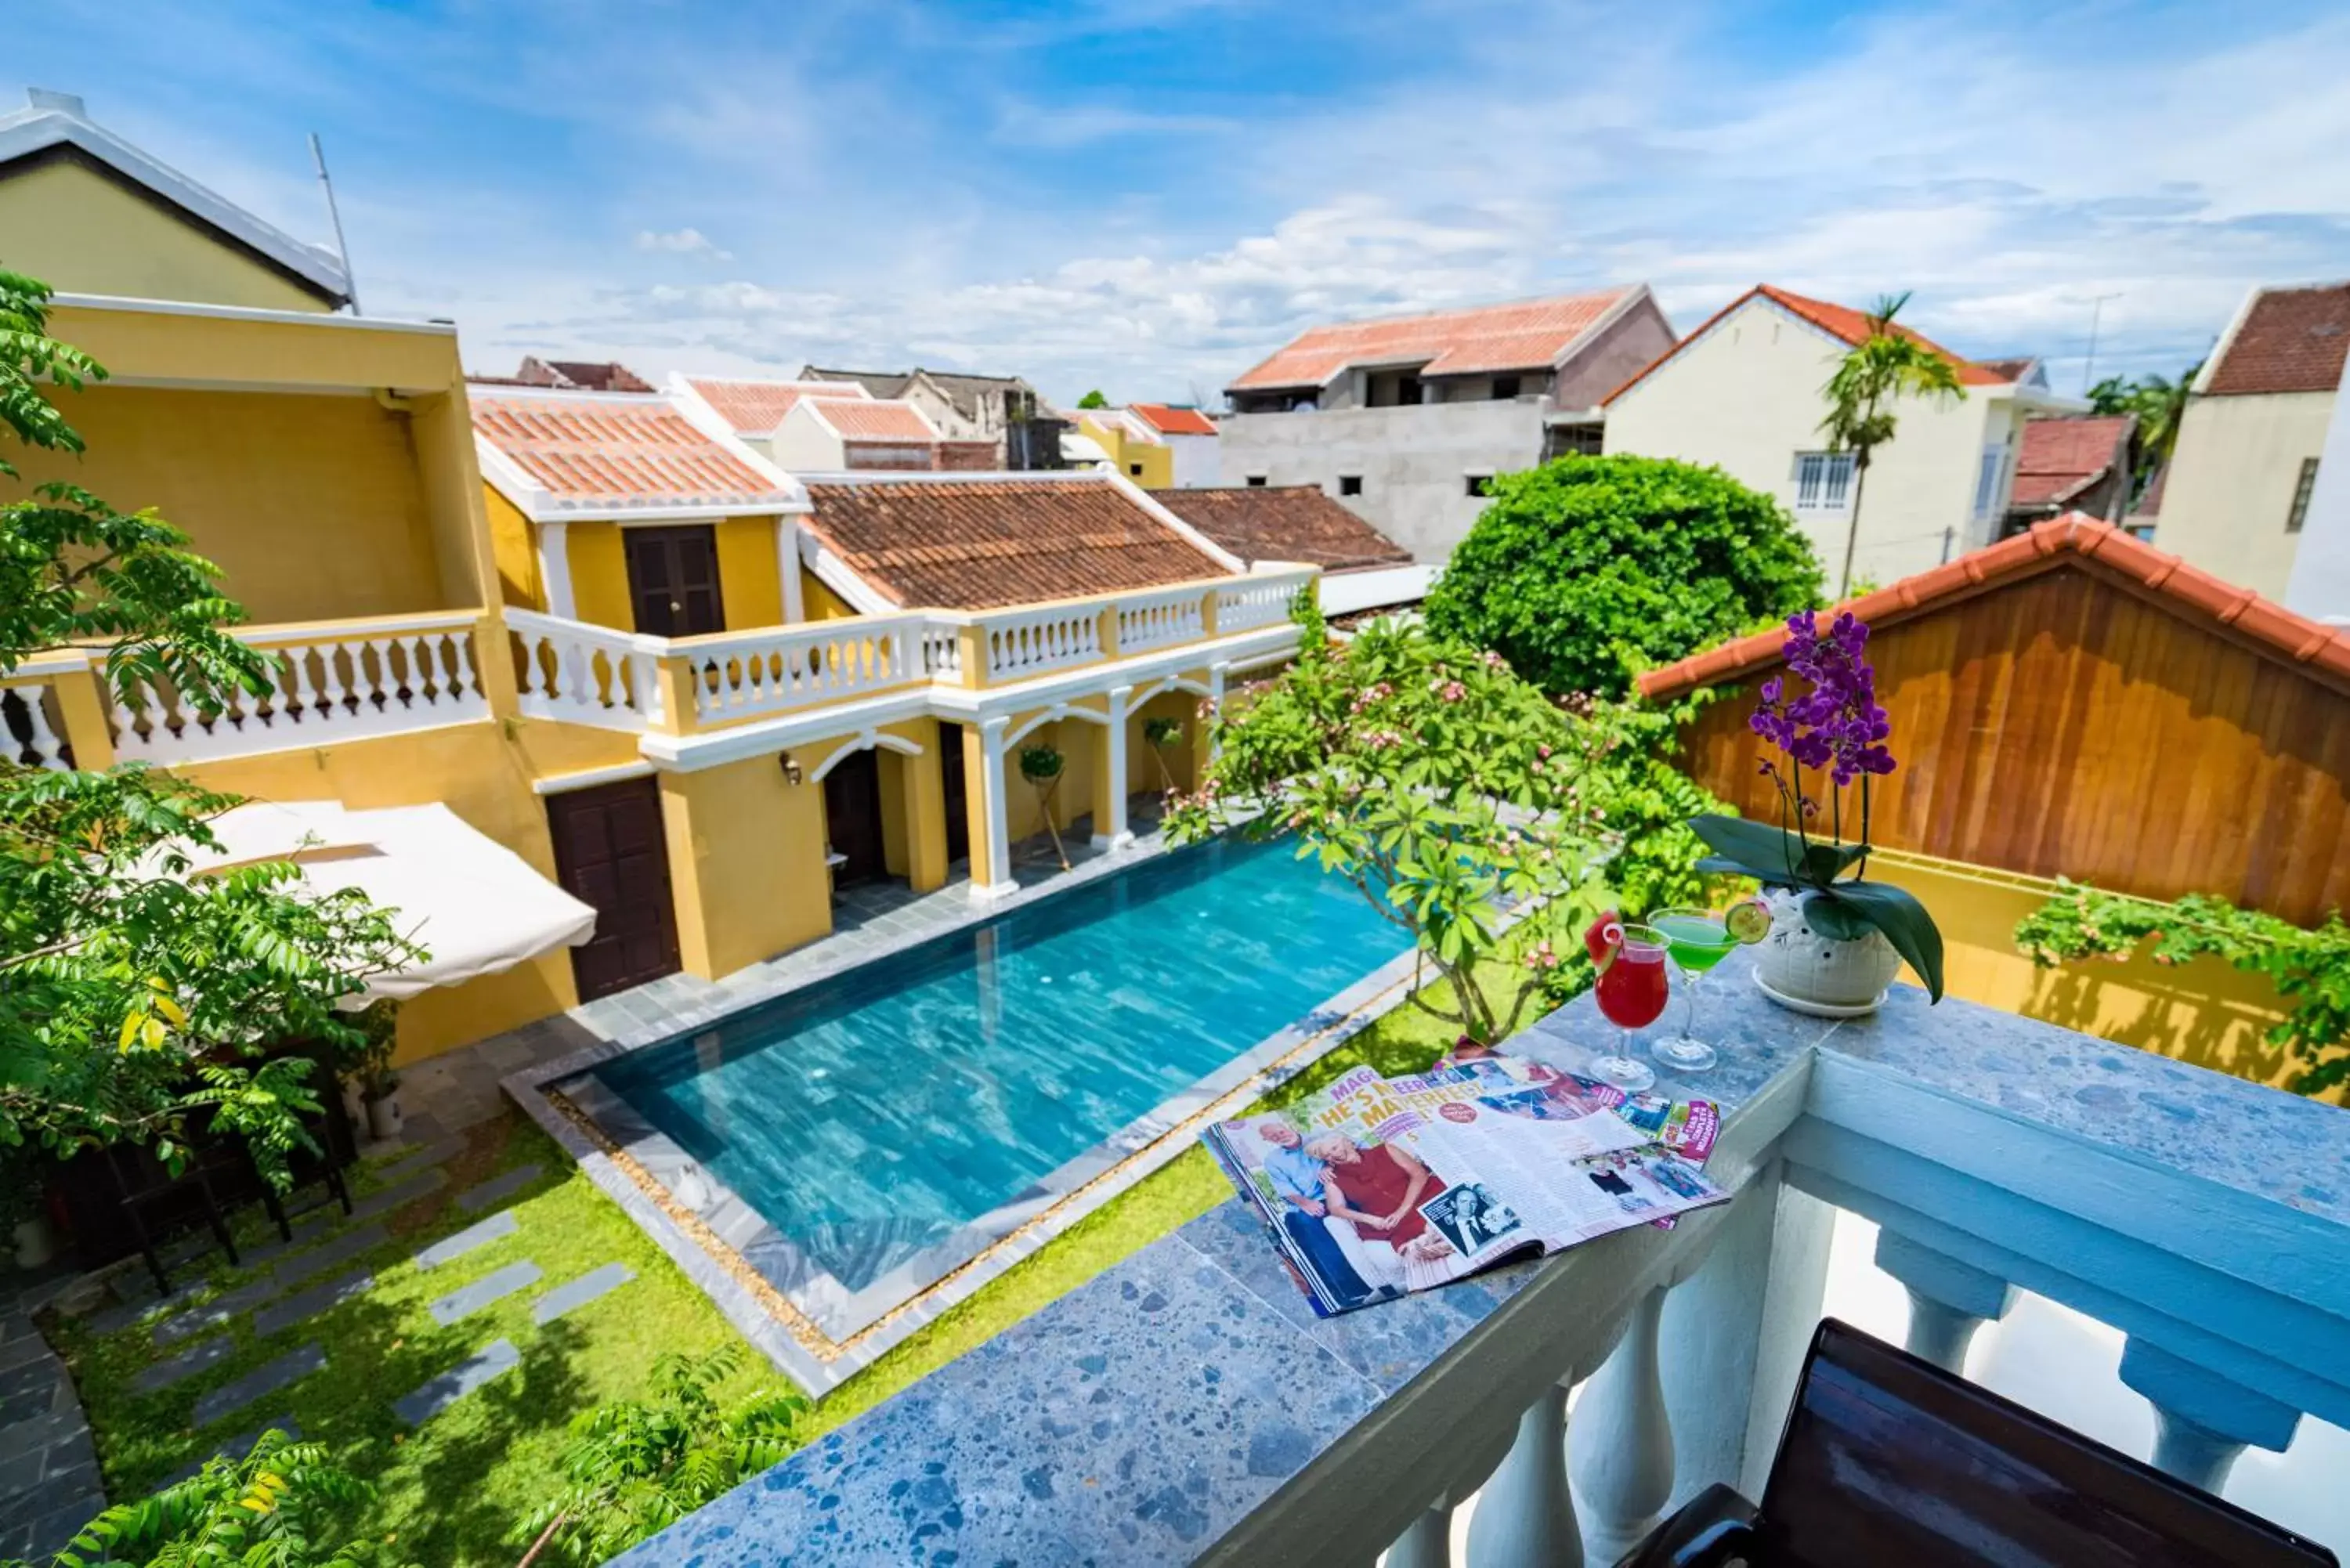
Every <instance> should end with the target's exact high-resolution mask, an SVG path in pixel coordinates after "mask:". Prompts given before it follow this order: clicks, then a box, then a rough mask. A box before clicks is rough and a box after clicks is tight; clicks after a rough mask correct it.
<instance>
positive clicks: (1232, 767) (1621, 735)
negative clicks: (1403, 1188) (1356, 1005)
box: [1168, 597, 1708, 1044]
mask: <svg viewBox="0 0 2350 1568" xmlns="http://www.w3.org/2000/svg"><path fill="white" fill-rule="evenodd" d="M1295 613H1296V616H1297V618H1298V621H1299V624H1300V628H1301V630H1302V632H1303V634H1304V636H1303V641H1302V644H1301V647H1300V649H1299V652H1298V657H1297V660H1296V662H1295V664H1293V665H1292V666H1291V667H1290V668H1289V669H1287V670H1284V671H1283V672H1282V673H1281V674H1280V675H1279V676H1277V677H1275V678H1274V680H1271V681H1268V682H1265V683H1263V684H1262V685H1258V686H1254V687H1251V688H1247V689H1244V690H1243V691H1240V692H1237V693H1234V694H1232V695H1231V696H1229V697H1228V698H1227V699H1226V701H1225V702H1224V704H1223V706H1222V709H1221V710H1220V711H1216V712H1215V713H1214V714H1213V715H1212V716H1211V722H1212V723H1213V725H1214V736H1215V740H1216V742H1217V744H1218V746H1219V747H1220V748H1221V750H1220V752H1219V754H1218V755H1217V757H1216V758H1215V760H1214V761H1213V762H1211V763H1209V765H1208V769H1207V775H1206V777H1205V779H1204V781H1203V782H1202V784H1201V787H1200V789H1199V791H1198V792H1197V793H1196V794H1192V795H1191V796H1188V797H1186V798H1184V799H1183V800H1181V801H1180V802H1179V803H1178V804H1177V806H1176V808H1175V810H1174V811H1173V812H1172V813H1170V817H1169V822H1168V829H1169V833H1170V836H1171V837H1172V838H1174V839H1175V840H1176V841H1177V842H1188V841H1191V840H1195V839H1199V838H1202V837H1205V836H1209V835H1211V834H1213V833H1217V832H1223V831H1233V832H1238V833H1242V834H1244V835H1247V836H1253V837H1259V838H1273V837H1284V836H1285V837H1289V838H1292V839H1294V840H1295V843H1296V846H1297V855H1298V857H1299V858H1300V859H1314V860H1316V861H1318V862H1319V863H1320V865H1321V867H1322V868H1323V869H1324V870H1326V871H1328V872H1332V873H1335V874H1336V875H1338V876H1340V877H1345V878H1346V879H1347V881H1348V882H1349V883H1351V884H1352V885H1353V886H1354V887H1355V888H1356V889H1357V891H1358V892H1360V893H1361V895H1362V896H1363V898H1365V899H1366V900H1367V902H1368V903H1369V905H1370V907H1371V908H1372V909H1375V910H1377V911H1378V914H1379V916H1380V918H1381V919H1385V920H1387V921H1388V923H1389V924H1391V925H1394V926H1396V927H1397V928H1399V929H1401V930H1404V931H1407V932H1409V934H1410V936H1411V938H1412V940H1413V941H1414V942H1415V944H1416V945H1417V947H1418V950H1419V955H1420V957H1421V958H1422V959H1423V960H1424V961H1426V962H1427V963H1429V964H1431V965H1433V966H1434V967H1435V969H1436V970H1437V971H1438V972H1439V973H1440V974H1441V975H1442V976H1443V978H1444V979H1445V980H1446V981H1450V982H1451V984H1450V988H1449V990H1450V996H1451V1001H1450V1002H1440V1001H1437V1000H1434V999H1432V998H1431V997H1430V994H1429V993H1428V991H1427V990H1426V989H1424V988H1419V987H1415V988H1414V991H1413V993H1412V997H1411V1000H1412V1002H1413V1004H1414V1005H1415V1006H1417V1007H1419V1009H1421V1010H1422V1011H1423V1012H1429V1013H1430V1014H1432V1015H1434V1016H1435V1017H1438V1018H1440V1019H1443V1020H1444V1021H1445V1022H1446V1023H1451V1024H1454V1025H1456V1026H1457V1027H1459V1028H1460V1029H1461V1031H1462V1033H1466V1034H1468V1035H1470V1036H1471V1037H1473V1038H1475V1039H1477V1040H1480V1041H1482V1042H1485V1043H1487V1044H1492V1043H1495V1042H1498V1041H1500V1040H1502V1039H1504V1038H1506V1037H1507V1036H1508V1035H1509V1034H1510V1033H1513V1031H1514V1030H1515V1029H1516V1028H1517V1027H1518V1025H1519V1024H1520V1023H1522V1022H1523V1020H1524V1018H1525V1015H1526V1009H1527V1007H1528V1006H1529V1004H1530V1003H1532V1002H1534V1001H1535V1000H1536V999H1537V998H1538V997H1540V996H1542V995H1543V994H1544V992H1545V991H1546V989H1547V988H1548V987H1549V986H1550V984H1551V983H1552V979H1553V976H1554V974H1555V971H1558V970H1560V969H1561V968H1562V967H1564V966H1565V953H1564V952H1563V951H1562V949H1563V948H1565V947H1567V946H1569V944H1566V943H1564V942H1562V941H1561V940H1558V939H1559V938H1560V937H1561V935H1562V934H1563V933H1562V929H1561V927H1560V925H1559V922H1560V920H1561V919H1571V918H1572V917H1573V916H1574V915H1575V914H1577V913H1580V912H1582V911H1584V910H1585V909H1588V908H1592V907H1595V906H1596V901H1597V900H1601V899H1605V898H1607V897H1608V896H1609V895H1608V884H1609V883H1610V882H1616V883H1617V884H1619V887H1618V891H1619V892H1620V891H1622V890H1623V889H1622V887H1621V884H1623V883H1627V882H1631V883H1637V884H1638V888H1637V892H1638V895H1639V896H1641V897H1652V896H1654V895H1656V894H1657V893H1658V892H1659V891H1662V892H1664V893H1666V894H1667V896H1678V895H1679V894H1680V893H1681V892H1682V891H1684V890H1685V889H1686V888H1690V887H1693V886H1694V881H1693V878H1694V867H1695V863H1696V860H1697V858H1698V855H1699V850H1698V847H1697V845H1696V842H1695V840H1694V838H1693V837H1691V836H1690V835H1689V833H1688V831H1687V829H1686V828H1685V827H1684V826H1681V825H1682V822H1683V820H1684V819H1685V818H1687V817H1689V816H1690V815H1696V813H1697V812H1699V811H1700V810H1702V809H1703V807H1704V805H1706V804H1708V802H1707V797H1706V796H1705V795H1704V794H1703V792H1701V791H1700V790H1699V789H1698V788H1697V787H1696V786H1695V785H1693V784H1690V782H1689V781H1688V780H1687V779H1686V778H1684V777H1682V776H1681V775H1680V774H1678V773H1676V772H1675V771H1674V770H1673V769H1672V768H1671V767H1669V765H1667V764H1666V763H1663V762H1661V761H1660V760H1659V759H1660V758H1661V756H1662V755H1663V754H1664V753H1665V751H1666V749H1667V748H1668V747H1669V745H1670V744H1671V742H1672V736H1673V733H1674V723H1675V716H1674V715H1671V714H1667V713H1662V712H1659V711H1634V710H1626V709H1622V708H1618V707H1616V706H1613V705H1606V704H1601V705H1588V704H1586V705H1584V706H1583V707H1581V708H1580V709H1579V710H1577V711H1569V710H1568V709H1567V708H1565V707H1563V706H1561V705H1560V704H1558V703H1556V702H1554V701H1551V700H1550V699H1549V698H1547V697H1545V696H1544V695H1543V693H1542V692H1541V691H1539V690H1537V689H1536V688H1535V687H1534V685H1533V684H1532V683H1530V682H1528V681H1526V680H1523V679H1521V678H1520V677H1519V676H1518V675H1517V674H1516V673H1514V672H1513V670H1511V668H1510V666H1509V663H1508V661H1507V660H1505V659H1503V658H1502V656H1501V655H1500V654H1498V653H1492V652H1485V653H1480V652H1478V651H1476V650H1475V649H1470V648H1467V647H1464V646H1462V645H1461V644H1459V643H1454V642H1449V641H1445V640H1442V639H1439V638H1436V637H1434V636H1432V635H1430V633H1429V632H1428V631H1427V630H1425V629H1424V628H1420V627H1419V626H1418V625H1416V624H1412V623H1407V622H1398V621H1388V620H1383V621H1378V622H1375V623H1373V624H1372V625H1370V626H1368V627H1366V628H1362V629H1361V630H1359V631H1357V633H1356V635H1355V636H1354V638H1353V639H1351V640H1350V641H1348V642H1347V643H1344V644H1334V643H1332V642H1331V641H1330V639H1328V637H1327V636H1326V631H1325V628H1324V626H1323V623H1322V620H1321V618H1320V615H1319V612H1318V611H1316V610H1315V607H1314V605H1313V602H1312V600H1311V598H1310V597H1302V598H1301V599H1300V601H1299V605H1298V607H1297V610H1296V612H1295ZM1512 910H1516V911H1518V912H1520V913H1523V914H1524V915H1525V916H1526V917H1527V918H1526V919H1524V920H1523V923H1520V924H1517V925H1515V926H1513V925H1512V923H1511V921H1510V919H1509V916H1510V912H1511V911H1512ZM1496 958H1507V959H1513V960H1515V961H1518V963H1519V964H1520V967H1521V970H1522V971H1523V974H1522V978H1521V979H1520V980H1519V981H1517V982H1516V983H1515V984H1513V985H1508V986H1497V985H1495V984H1494V983H1493V981H1492V976H1491V972H1490V971H1483V972H1481V969H1480V965H1481V963H1484V962H1486V961H1492V960H1493V959H1496Z"/></svg>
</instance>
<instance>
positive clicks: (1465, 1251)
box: [1204, 1056, 1730, 1316]
mask: <svg viewBox="0 0 2350 1568" xmlns="http://www.w3.org/2000/svg"><path fill="white" fill-rule="evenodd" d="M1720 1126H1721V1116H1720V1112H1719V1110H1718V1108H1717V1107H1716V1106H1714V1105H1713V1104H1712V1103H1711V1102H1710V1101H1706V1100H1668V1099H1666V1098H1664V1097H1662V1096H1654V1095H1641V1096H1627V1095H1625V1093H1624V1092H1623V1091H1622V1090H1620V1089H1617V1088H1615V1087H1613V1086H1612V1085H1607V1084H1602V1083H1598V1082H1596V1081H1595V1080H1593V1079H1589V1078H1580V1077H1575V1076H1574V1075H1570V1074H1565V1073H1559V1072H1556V1071H1555V1070H1554V1069H1552V1068H1550V1067H1548V1066H1545V1065H1544V1064H1540V1063H1535V1062H1531V1061H1528V1060H1525V1059H1523V1058H1518V1057H1506V1056H1487V1057H1482V1058H1480V1059H1477V1060H1473V1061H1461V1062H1448V1063H1446V1064H1440V1065H1439V1066H1438V1067H1436V1068H1435V1069H1433V1070H1432V1071H1430V1072H1428V1073H1423V1074H1419V1075H1414V1076H1411V1077H1404V1078H1382V1077H1380V1076H1379V1075H1378V1074H1377V1073H1376V1072H1374V1071H1372V1070H1371V1069H1370V1068H1368V1067H1359V1068H1357V1069H1356V1070H1355V1071H1353V1072H1351V1073H1348V1074H1347V1075H1345V1076H1343V1077H1341V1078H1339V1079H1338V1080H1337V1081H1336V1082H1335V1083H1333V1084H1331V1085H1329V1087H1327V1088H1326V1089H1324V1090H1323V1091H1322V1092H1321V1093H1320V1094H1318V1095H1315V1096H1312V1097H1311V1098H1309V1099H1306V1100H1305V1101H1302V1102H1300V1103H1299V1104H1297V1105H1295V1106H1290V1107H1289V1108H1287V1109H1286V1110H1281V1111H1268V1112H1265V1113H1263V1114H1261V1115H1257V1116H1243V1117H1240V1118H1238V1119H1236V1120H1233V1121H1227V1122H1220V1123H1218V1124H1216V1125H1215V1126H1213V1127H1210V1128H1209V1129H1208V1131H1207V1132H1206V1134H1205V1135H1204V1141H1205V1142H1206V1144H1207V1145H1208V1147H1209V1149H1210V1150H1211V1152H1212V1153H1213V1154H1214V1155H1215V1157H1216V1158H1217V1161H1218V1162H1219V1163H1220V1164H1221V1165H1222V1167H1223V1168H1224V1173H1225V1175H1226V1176H1228V1177H1230V1178H1231V1179H1232V1185H1233V1186H1235V1187H1237V1188H1238V1189H1240V1191H1241V1194H1242V1196H1243V1198H1245V1199H1248V1200H1249V1201H1250V1202H1252V1203H1253V1204H1254V1205H1255V1207H1256V1209H1257V1211H1258V1213H1259V1214H1260V1215H1261V1216H1262V1217H1263V1220H1265V1222H1266V1224H1267V1226H1268V1228H1269V1229H1270V1230H1271V1231H1272V1232H1273V1234H1274V1240H1275V1241H1276V1242H1277V1243H1278V1245H1279V1246H1280V1249H1281V1252H1282V1256H1283V1257H1284V1260H1285V1261H1286V1262H1288V1263H1289V1265H1290V1268H1291V1270H1292V1272H1294V1273H1295V1275H1296V1276H1297V1280H1298V1283H1299V1284H1300V1286H1301V1287H1302V1288H1303V1289H1304V1290H1305V1293H1306V1294H1307V1295H1308V1296H1309V1297H1311V1298H1312V1300H1313V1302H1314V1305H1315V1311H1317V1312H1318V1313H1320V1314H1322V1315H1324V1316H1329V1315H1331V1314H1336V1313H1342V1312H1350V1311H1352V1310H1353V1309H1355V1308H1357V1307H1360V1306H1368V1305H1370V1304H1372V1303H1376V1302H1382V1301H1390V1300H1393V1299H1394V1298H1396V1297H1397V1296H1399V1295H1402V1294H1404V1293H1407V1292H1410V1291H1421V1290H1428V1289H1430V1288H1432V1287H1434V1286H1437V1285H1441V1284H1446V1283H1449V1282H1451V1281H1453V1280H1457V1279H1461V1278H1463V1277H1465V1276H1467V1275H1469V1274H1472V1273H1475V1272H1478V1271H1479V1270H1481V1269H1486V1268H1491V1267H1492V1266H1493V1265H1494V1264H1497V1263H1501V1262H1507V1261H1509V1260H1511V1259H1513V1258H1517V1257H1522V1256H1526V1255H1530V1254H1533V1253H1537V1252H1548V1251H1557V1250H1558V1249H1560V1248H1563V1247H1571V1246H1573V1245H1575V1243H1576V1242H1578V1241H1589V1240H1591V1239H1592V1238H1593V1237H1595V1236H1604V1235H1606V1234H1607V1233H1608V1232H1609V1231H1621V1230H1625V1229H1627V1228H1629V1227H1631V1226H1634V1225H1644V1224H1650V1223H1654V1222H1658V1221H1665V1222H1669V1221H1670V1220H1671V1217H1672V1216H1674V1215H1676V1214H1681V1213H1685V1212H1687V1211H1688V1210H1691V1209H1697V1208H1701V1207H1703V1206H1704V1205H1706V1204H1709V1203H1720V1202H1722V1201H1724V1200H1726V1199H1728V1198H1729V1196H1730V1195H1729V1194H1728V1193H1727V1192H1724V1191H1723V1190H1722V1189H1720V1188H1719V1187H1716V1186H1715V1185H1714V1184H1713V1183H1712V1182H1711V1181H1710V1180H1708V1179H1707V1178H1706V1175H1705V1173H1704V1171H1703V1170H1702V1169H1701V1168H1700V1167H1701V1166H1702V1165H1703V1163H1704V1160H1705V1157H1706V1156H1707V1154H1708V1153H1710V1152H1711V1149H1712V1147H1713V1138H1714V1134H1715V1133H1716V1131H1717V1130H1718V1129H1719V1127H1720Z"/></svg>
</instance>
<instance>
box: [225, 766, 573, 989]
mask: <svg viewBox="0 0 2350 1568" xmlns="http://www.w3.org/2000/svg"><path fill="white" fill-rule="evenodd" d="M212 829H213V835H214V836H216V837H217V838H219V839H220V841H221V845H222V847H223V849H224V851H225V853H224V854H222V855H221V856H219V857H216V858H215V857H210V856H202V855H200V856H199V857H198V861H197V864H196V865H195V867H193V869H194V871H195V872H196V873H197V874H199V875H201V874H203V873H205V872H210V871H222V870H226V869H227V868H228V867H232V866H236V865H243V864H245V863H247V862H251V861H255V860H291V861H292V862H294V864H295V865H296V866H298V867H301V870H302V878H303V880H304V881H305V882H307V883H308V884H309V885H310V886H311V887H313V888H317V889H319V890H320V891H322V892H332V891H335V890H337V889H338V888H358V889H359V891H360V892H362V893H364V894H366V895H367V897H368V898H369V901H371V902H373V903H375V904H378V905H380V906H382V907H383V908H385V909H391V910H394V911H396V912H395V913H394V914H393V916H392V925H393V926H394V928H396V929H398V930H399V931H400V934H401V935H403V936H406V937H408V938H410V939H411V940H414V941H415V942H417V943H418V944H419V945H420V946H421V947H422V948H424V950H426V952H427V953H429V954H430V955H431V956H430V957H429V958H428V959H427V960H426V961H424V962H422V963H421V964H417V965H414V966H413V967H411V968H409V969H404V970H402V971H400V972H399V973H397V974H389V975H385V976H382V977H381V978H380V979H378V980H376V981H372V982H370V983H369V986H368V989H367V995H366V997H365V998H364V999H363V1000H365V1001H373V1000H375V999H376V998H378V997H395V998H400V997H410V996H414V995H416V994H417V993H418V992H423V991H430V990H431V989H432V988H433V987H434V986H437V985H454V984H456V983H457V982H458V981H467V980H471V979H473V977H474V976H476V975H483V974H495V973H496V972H498V971H500V970H505V969H512V968H513V967H514V966H515V965H516V964H518V963H521V962H522V961H525V959H532V958H536V957H537V956H538V955H539V954H540V953H543V952H546V951H548V950H551V949H555V948H558V947H577V946H578V945H579V944H580V943H582V942H584V941H586V940H587V939H588V938H589V937H591V936H593V935H594V934H595V930H596V911H595V910H594V909H590V908H589V907H588V906H587V905H586V904H583V903H581V902H580V901H579V900H578V899H577V898H573V897H572V896H571V895H570V894H568V893H567V892H565V891H564V890H563V889H562V888H558V887H556V885H555V884H554V883H552V882H550V881H548V880H547V879H546V877H542V876H540V875H539V874H538V873H537V872H536V870H534V869H532V868H531V867H530V865H529V863H528V862H526V861H525V860H524V859H523V858H522V857H521V856H519V855H516V854H515V852H514V851H512V850H511V849H508V848H506V847H505V846H504V845H502V844H500V843H498V842H497V840H495V839H494V838H491V837H489V836H487V835H485V834H482V833H477V832H475V831H474V830H473V828H471V827H468V826H465V824H464V822H463V820H462V819H460V818H459V817H458V815H457V814H456V813H455V812H452V811H451V810H450V809H449V808H448V807H447V806H445V805H403V806H391V807H388V808H385V809H383V810H379V811H347V810H345V809H344V808H343V807H342V806H341V805H338V804H336V803H335V802H332V801H297V802H291V803H288V804H286V805H270V804H265V803H260V802H255V803H253V804H250V805H241V806H238V807H237V808H236V809H235V810H234V811H229V812H224V813H223V814H222V815H220V816H218V817H216V818H214V819H213V823H212Z"/></svg>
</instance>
